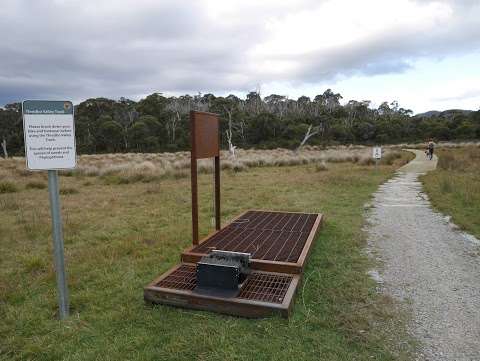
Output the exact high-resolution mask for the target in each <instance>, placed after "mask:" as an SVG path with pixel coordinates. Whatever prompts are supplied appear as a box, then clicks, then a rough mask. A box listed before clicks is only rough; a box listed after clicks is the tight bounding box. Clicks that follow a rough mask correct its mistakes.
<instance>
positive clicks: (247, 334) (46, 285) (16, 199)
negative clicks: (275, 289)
mask: <svg viewBox="0 0 480 361" xmlns="http://www.w3.org/2000/svg"><path fill="white" fill-rule="evenodd" d="M409 157H411V155H410V154H405V153H404V154H403V155H402V156H401V157H400V158H399V157H398V156H395V157H392V159H391V160H389V161H387V162H386V163H391V164H390V165H389V164H384V165H381V166H380V167H378V169H374V167H373V166H371V165H361V164H359V163H358V162H357V163H351V162H343V163H338V162H336V163H332V164H327V165H326V166H325V164H323V163H320V164H315V163H312V164H305V165H296V166H283V167H255V168H249V169H248V170H246V171H243V172H235V171H234V170H227V171H225V172H223V175H222V181H223V184H222V192H223V203H222V207H223V209H222V211H223V221H227V220H229V219H231V218H232V217H233V216H235V215H237V214H239V213H241V212H242V211H244V210H246V209H250V208H263V209H273V210H288V211H307V212H308V211H311V212H322V213H324V214H325V215H326V217H327V218H326V223H325V227H324V229H323V230H322V232H321V235H320V236H319V237H318V239H317V240H316V243H315V245H314V248H313V250H312V255H311V258H310V259H309V262H308V266H307V269H306V271H305V277H304V280H303V285H302V286H301V287H300V289H299V292H298V294H297V297H296V302H295V307H294V312H293V315H292V317H291V318H290V319H289V320H285V319H281V318H277V317H273V318H267V319H261V320H247V319H242V318H236V317H229V316H222V315H218V314H213V313H207V312H199V311H188V310H183V309H178V308H171V307H166V306H155V307H151V306H147V305H145V304H144V302H143V286H145V285H146V284H147V283H148V282H150V281H151V280H152V279H153V278H154V277H156V276H157V275H158V274H160V273H162V272H164V271H166V270H167V269H169V268H170V267H171V266H173V265H174V264H176V263H178V261H179V254H180V252H181V251H182V250H183V249H184V248H186V247H187V246H188V245H189V244H190V239H191V233H190V232H191V230H190V187H189V182H190V181H189V179H188V177H184V176H181V175H177V176H175V175H173V176H171V177H164V178H152V177H150V178H148V177H147V178H145V177H137V178H128V179H129V181H128V182H127V181H125V182H118V181H112V178H111V177H112V176H86V175H83V174H73V175H72V174H68V175H69V176H62V177H61V182H60V183H61V187H62V194H63V195H62V208H63V218H64V225H65V232H64V233H65V253H66V265H67V272H68V283H69V287H70V301H71V313H72V315H71V317H70V318H69V319H68V320H67V321H65V322H60V321H58V320H57V300H56V291H55V290H56V289H55V273H54V269H53V265H52V241H51V228H50V217H49V206H48V193H47V190H46V175H45V174H44V173H35V174H33V175H32V174H31V173H29V172H24V171H22V169H21V166H20V165H19V164H18V162H19V161H18V160H16V161H3V163H2V161H0V176H1V177H0V219H1V222H0V265H1V267H0V360H393V359H405V358H407V357H408V348H409V346H408V345H407V344H406V343H404V341H405V339H404V338H403V336H402V335H403V333H402V332H403V331H402V324H401V322H400V321H399V319H398V315H397V314H396V313H395V311H394V307H393V305H392V301H391V300H389V299H388V298H385V297H384V296H381V295H379V294H378V293H377V292H376V291H375V284H374V282H373V281H372V280H370V279H369V278H368V277H367V276H366V271H367V270H368V269H369V267H370V265H371V264H370V262H371V261H369V260H368V258H367V256H366V255H365V254H364V252H363V247H364V235H363V233H362V231H361V229H362V226H363V215H364V208H363V205H364V204H365V203H366V202H367V201H368V200H369V198H370V196H371V194H372V192H374V191H375V190H376V188H377V186H378V185H379V184H380V183H382V182H384V181H385V180H386V179H387V178H388V177H390V176H391V175H392V173H393V172H394V170H395V169H396V168H397V167H398V166H399V165H401V164H403V163H405V162H406V159H407V158H409ZM353 161H354V160H353ZM211 177H212V175H211V174H202V175H201V176H200V177H199V182H200V190H201V191H202V192H201V193H200V194H201V206H200V214H201V215H202V217H201V230H202V232H203V233H204V234H206V233H207V232H208V230H209V229H211V224H210V222H211V215H212V202H211V191H212V186H211V183H212V182H211ZM2 179H3V181H2ZM117 180H118V179H117Z"/></svg>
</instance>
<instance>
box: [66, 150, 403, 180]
mask: <svg viewBox="0 0 480 361" xmlns="http://www.w3.org/2000/svg"><path fill="white" fill-rule="evenodd" d="M391 152H393V151H391V150H387V154H388V153H391ZM370 158H371V148H370V147H358V146H357V147H343V146H342V147H335V148H328V149H320V148H317V147H305V148H304V149H302V150H301V151H299V152H294V151H291V150H288V149H273V150H254V149H251V150H243V149H240V150H238V151H237V152H236V156H235V157H232V156H231V155H230V154H229V153H228V152H227V151H222V154H221V166H222V169H227V170H232V171H235V172H239V171H244V170H246V169H248V168H251V167H270V166H279V167H281V166H292V165H300V164H312V163H315V164H317V163H322V164H325V163H336V162H338V163H339V162H352V163H360V164H367V160H368V159H370ZM189 168H190V153H189V152H177V153H156V154H138V153H137V154H131V153H126V154H104V155H82V156H80V157H79V162H78V167H77V169H76V170H75V173H78V174H81V175H86V176H110V175H120V176H127V177H128V176H130V177H133V176H137V175H142V176H146V177H149V176H153V177H163V176H175V177H182V176H187V175H188V170H189ZM198 170H199V172H200V173H211V172H212V170H213V161H212V160H210V159H206V160H200V161H199V162H198Z"/></svg>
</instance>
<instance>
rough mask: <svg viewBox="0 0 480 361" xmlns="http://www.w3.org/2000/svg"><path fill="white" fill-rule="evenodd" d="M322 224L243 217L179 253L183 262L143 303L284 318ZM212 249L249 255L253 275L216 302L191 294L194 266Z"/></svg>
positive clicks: (302, 218) (286, 216) (308, 217)
mask: <svg viewBox="0 0 480 361" xmlns="http://www.w3.org/2000/svg"><path fill="white" fill-rule="evenodd" d="M322 219H323V217H322V215H321V214H310V213H291V212H273V211H257V210H255V211H248V212H245V213H244V214H242V215H240V216H239V217H237V218H236V219H235V220H233V221H232V222H231V223H230V224H228V225H226V226H225V227H224V228H223V229H220V230H218V231H216V232H214V233H213V234H211V235H210V236H208V237H206V238H205V239H204V240H203V241H201V242H200V244H199V245H196V246H193V247H191V248H190V249H188V250H186V251H185V252H183V253H182V257H181V260H182V263H181V264H179V265H177V266H175V267H174V268H173V269H171V270H170V271H168V272H166V273H165V274H163V275H161V276H160V277H158V278H157V279H156V280H154V281H153V282H152V283H150V285H148V286H147V287H145V289H144V298H145V300H146V301H149V302H152V303H160V304H166V305H172V306H179V307H186V308H193V309H199V310H209V311H214V312H219V313H226V314H231V315H237V316H243V317H264V316H268V315H271V314H275V313H279V314H280V315H282V316H284V317H288V316H289V314H290V310H291V307H292V304H293V297H294V294H295V292H296V289H297V286H298V284H299V282H300V279H301V274H302V271H303V267H304V264H305V262H306V259H307V257H308V254H309V252H310V249H311V248H312V244H313V241H314V239H315V236H316V234H317V232H318V230H319V228H320V226H321V223H322ZM212 249H217V250H224V251H233V252H242V253H250V254H251V256H252V258H251V259H250V267H251V269H252V270H253V271H252V273H251V274H249V275H248V277H247V279H246V280H245V281H244V283H243V284H242V285H241V288H240V292H239V294H238V295H237V296H236V297H233V298H228V297H218V296H217V297H214V296H211V295H206V294H200V293H197V292H195V291H194V290H195V286H196V264H195V263H196V262H198V261H200V259H201V258H202V257H203V256H205V255H206V254H208V253H209V252H210V251H211V250H212Z"/></svg>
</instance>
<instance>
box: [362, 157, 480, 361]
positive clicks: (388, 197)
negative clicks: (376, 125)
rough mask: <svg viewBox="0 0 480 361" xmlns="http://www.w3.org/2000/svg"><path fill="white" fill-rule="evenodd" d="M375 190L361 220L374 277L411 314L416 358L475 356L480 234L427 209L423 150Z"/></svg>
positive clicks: (429, 165) (479, 351) (479, 345)
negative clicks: (378, 264)
mask: <svg viewBox="0 0 480 361" xmlns="http://www.w3.org/2000/svg"><path fill="white" fill-rule="evenodd" d="M413 152H415V153H416V158H415V159H414V160H413V161H412V162H410V163H409V164H407V165H406V166H404V167H403V168H401V169H400V170H399V172H398V173H397V174H396V176H395V177H394V178H393V179H391V180H389V181H388V182H386V183H385V184H383V185H382V186H381V187H380V188H379V190H378V192H377V193H376V194H375V198H374V201H373V204H372V205H373V208H372V210H371V212H370V213H369V219H368V221H369V222H368V224H369V226H368V227H367V230H368V233H369V247H370V251H372V253H374V254H375V255H376V256H378V258H379V259H380V260H381V261H382V263H383V269H381V270H380V271H379V274H380V276H379V277H380V278H379V279H378V281H379V282H381V283H382V289H383V290H384V292H386V293H387V294H389V295H391V296H393V297H394V298H396V299H397V300H400V301H401V302H400V304H401V305H402V307H405V308H407V310H408V311H409V313H410V314H411V316H412V318H411V322H410V324H409V330H410V332H411V334H412V335H413V337H415V338H416V339H417V340H418V341H419V343H420V347H419V353H418V355H417V359H418V360H455V361H460V360H480V256H479V255H480V241H479V240H478V239H476V238H475V237H473V236H471V235H469V234H466V233H464V232H461V231H459V230H458V228H457V227H455V225H453V224H452V223H450V222H449V220H448V217H445V216H444V215H442V214H440V213H438V212H436V211H434V210H432V208H431V205H430V202H429V201H428V198H427V196H426V195H425V194H424V193H423V192H422V184H421V183H420V181H419V180H418V176H419V175H420V174H423V173H425V172H428V171H430V170H432V169H435V167H436V158H435V159H434V160H433V161H429V160H427V159H426V158H425V154H424V153H423V152H421V151H413Z"/></svg>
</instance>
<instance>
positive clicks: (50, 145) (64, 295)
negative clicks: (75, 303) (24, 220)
mask: <svg viewBox="0 0 480 361" xmlns="http://www.w3.org/2000/svg"><path fill="white" fill-rule="evenodd" d="M22 113H23V132H24V137H25V157H26V162H27V168H28V169H29V170H47V171H48V191H49V194H50V207H51V214H52V228H53V245H54V260H55V270H56V275H57V288H58V302H59V311H60V319H62V320H63V319H65V318H66V317H67V316H68V314H69V305H68V288H67V281H66V272H65V261H64V254H63V226H62V217H61V212H60V196H59V187H58V170H59V169H73V168H75V165H76V151H75V124H74V121H73V104H72V102H69V101H41V100H26V101H24V102H23V104H22Z"/></svg>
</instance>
